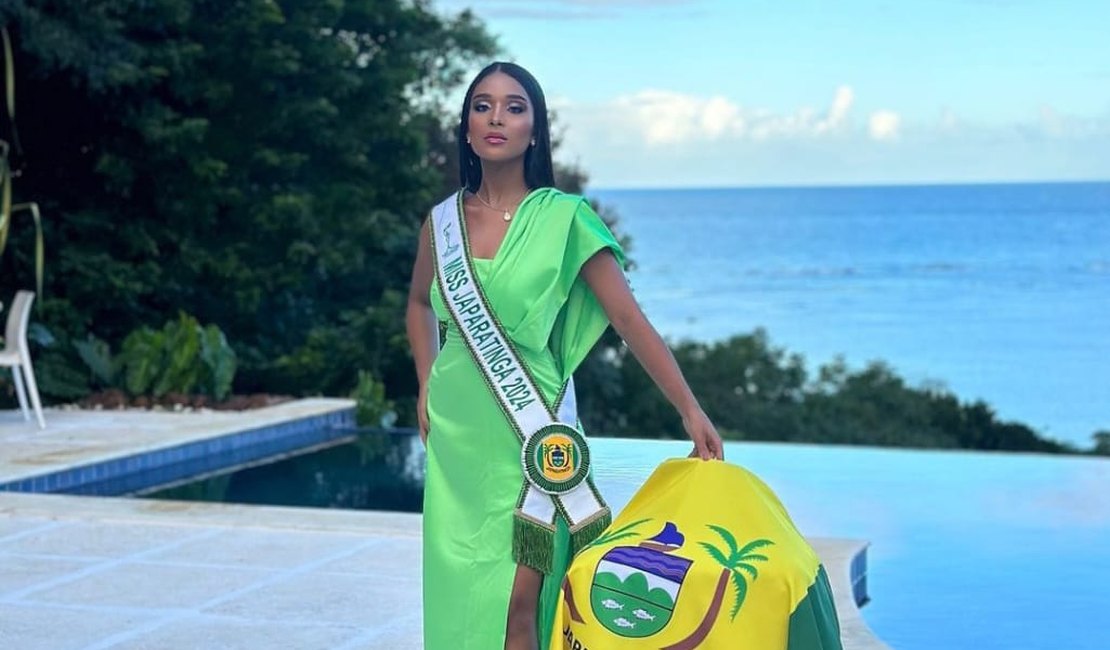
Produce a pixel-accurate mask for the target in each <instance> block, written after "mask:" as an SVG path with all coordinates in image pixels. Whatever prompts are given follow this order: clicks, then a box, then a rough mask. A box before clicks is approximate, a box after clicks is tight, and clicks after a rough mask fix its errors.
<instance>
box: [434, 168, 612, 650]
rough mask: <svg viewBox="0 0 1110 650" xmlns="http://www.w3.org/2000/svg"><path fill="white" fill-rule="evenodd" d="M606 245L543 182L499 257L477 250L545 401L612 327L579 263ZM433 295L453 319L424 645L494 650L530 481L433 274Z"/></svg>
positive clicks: (437, 431) (567, 547) (437, 406)
mask: <svg viewBox="0 0 1110 650" xmlns="http://www.w3.org/2000/svg"><path fill="white" fill-rule="evenodd" d="M464 223H465V220H464ZM603 249H609V250H610V251H612V253H613V254H614V255H615V256H616V258H617V261H618V262H619V263H621V264H622V265H623V262H624V254H623V252H622V250H621V248H620V245H619V244H618V243H617V241H616V239H615V238H614V237H613V235H612V233H611V232H610V231H609V229H608V228H607V227H606V226H605V223H604V222H603V221H602V220H601V219H600V217H598V215H597V214H596V213H595V212H594V211H593V209H592V208H591V207H590V205H589V203H587V202H586V201H585V200H584V199H583V198H582V197H580V196H575V195H571V194H565V193H563V192H560V191H558V190H555V189H552V188H541V189H537V190H534V191H532V192H531V193H530V194H528V196H527V197H526V198H525V199H524V201H523V202H522V203H521V204H520V207H519V208H518V209H517V213H516V215H515V216H514V218H513V220H512V222H511V224H510V225H509V229H508V232H507V233H506V235H505V239H504V241H503V243H502V244H501V247H500V248H499V249H498V251H497V254H496V255H495V256H494V258H493V259H481V258H473V257H471V259H472V260H473V262H474V264H473V267H474V273H475V275H476V276H477V280H478V282H479V283H480V284H481V286H482V288H483V290H484V292H485V294H486V297H487V299H488V301H489V304H490V308H491V310H492V311H493V313H494V315H495V317H496V318H497V319H498V320H499V321H500V323H501V325H502V326H503V327H504V329H505V332H506V334H507V336H508V337H509V338H510V339H511V340H512V342H513V344H514V346H515V348H516V351H517V353H518V355H519V356H520V357H521V359H522V361H523V362H524V364H525V365H527V366H528V368H529V370H530V371H531V373H532V376H533V378H534V379H535V381H536V383H537V384H538V385H539V389H540V391H541V392H542V393H543V394H544V397H545V399H547V400H548V403H549V404H550V403H551V402H552V400H554V399H555V398H556V397H557V396H558V394H559V392H560V390H561V389H562V388H563V386H564V385H565V384H566V382H567V380H568V379H569V378H570V376H571V374H572V373H573V372H574V370H575V368H577V367H578V365H579V364H580V363H581V362H582V360H583V359H584V358H585V357H586V354H587V353H588V352H589V351H590V349H591V348H592V347H593V345H594V343H596V342H597V339H598V338H599V337H600V336H601V334H602V332H603V331H604V330H605V327H606V326H607V325H608V321H607V320H606V317H605V314H604V312H603V311H602V310H601V307H600V305H599V304H598V302H597V299H596V297H595V296H594V295H593V293H592V292H591V291H590V289H589V287H588V286H587V285H586V283H585V281H584V280H582V279H581V278H580V277H579V270H580V269H581V267H582V265H583V264H584V263H585V262H586V261H587V260H588V259H589V258H590V257H592V256H593V255H594V254H595V253H597V252H598V251H600V250H603ZM468 253H469V247H468ZM431 302H432V307H433V309H434V310H435V313H436V316H437V318H438V319H439V320H441V321H446V323H447V336H446V339H445V341H444V343H443V347H442V349H441V350H440V352H439V355H438V356H437V357H436V360H435V363H434V364H433V366H432V370H431V375H430V377H429V379H428V382H429V383H428V420H429V435H428V450H427V452H428V454H427V462H428V464H427V472H426V477H425V485H424V560H423V561H424V647H425V650H495V649H499V648H502V647H504V643H505V624H506V617H507V613H508V607H509V595H510V592H511V591H512V585H513V579H514V577H515V574H516V563H515V562H514V560H513V552H512V544H513V511H514V509H515V507H516V502H517V499H518V497H519V495H520V493H521V487H522V485H523V480H524V479H523V472H522V470H521V465H520V454H521V444H520V442H519V439H518V438H517V437H516V435H515V434H514V433H513V431H512V429H511V427H510V425H509V423H508V421H507V420H506V417H505V415H504V414H503V413H502V411H501V410H500V408H499V407H498V404H497V402H496V400H495V398H494V396H493V394H492V393H491V392H490V390H489V389H488V388H487V387H486V384H485V382H484V381H483V378H482V375H481V370H479V368H478V367H477V366H476V365H475V362H474V360H473V358H472V357H471V355H470V352H469V351H468V349H467V347H466V345H465V344H464V342H463V338H462V335H461V334H460V332H459V331H458V330H457V328H456V326H455V324H454V323H453V322H452V321H451V318H450V315H449V312H448V311H447V309H446V307H445V305H444V304H443V299H442V296H441V295H440V292H439V290H438V288H437V286H436V282H434V281H433V282H432V290H431ZM552 544H553V548H552V557H553V558H554V559H553V561H552V566H551V572H550V573H549V574H547V575H545V579H544V587H543V592H542V594H541V602H540V604H539V610H538V611H539V614H538V616H537V618H538V619H539V620H538V621H537V626H538V632H539V634H540V639H541V645H540V647H541V648H546V647H547V644H548V637H549V634H550V629H551V627H550V626H551V622H552V620H553V616H554V613H555V609H556V605H557V604H558V597H559V594H560V591H559V587H560V585H561V582H562V578H563V574H564V573H565V572H566V567H567V565H568V564H569V561H570V559H571V554H572V549H571V544H570V540H569V534H568V531H567V528H566V526H565V524H563V525H560V526H559V527H558V530H557V532H556V535H555V536H554V540H553V542H552Z"/></svg>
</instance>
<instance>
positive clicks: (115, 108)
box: [0, 0, 495, 394]
mask: <svg viewBox="0 0 1110 650" xmlns="http://www.w3.org/2000/svg"><path fill="white" fill-rule="evenodd" d="M0 23H2V24H4V25H6V26H7V27H8V29H9V30H10V31H11V33H12V35H13V44H14V47H15V50H16V61H17V62H18V68H17V77H18V79H19V85H20V89H21V94H20V102H21V104H22V106H24V107H25V108H26V110H23V111H22V112H21V124H20V128H21V132H20V134H21V136H22V138H23V144H24V148H25V154H24V156H23V158H22V159H21V160H20V161H19V162H18V165H19V167H18V168H19V170H20V172H21V179H20V183H19V185H18V187H17V190H18V191H19V192H20V193H21V194H26V195H27V196H32V197H35V198H36V199H37V200H39V201H40V203H42V205H43V213H44V214H46V215H49V216H50V219H49V221H48V223H47V224H45V227H46V238H47V241H48V242H49V243H50V246H49V247H48V254H49V256H50V259H48V261H47V268H48V269H49V270H50V273H49V275H48V278H47V285H48V287H47V289H46V294H47V296H48V297H47V300H46V301H45V302H44V305H43V312H42V313H43V316H42V318H43V321H44V322H45V323H46V324H47V325H48V327H49V328H50V329H51V330H52V331H53V332H54V334H55V335H56V337H57V338H58V339H59V340H61V341H62V342H63V343H64V342H65V341H67V340H69V339H77V338H82V339H83V338H84V333H85V332H86V331H87V330H93V331H94V332H95V333H96V334H97V335H98V336H100V337H101V338H103V339H105V340H107V341H108V342H109V343H112V344H118V343H119V341H120V340H122V338H123V337H124V336H126V335H127V333H128V332H130V331H132V330H134V329H136V328H137V327H139V326H142V325H144V324H151V323H159V322H162V321H164V320H165V319H166V318H167V317H169V316H171V315H172V314H175V313H176V312H177V310H178V309H186V310H187V311H189V312H190V313H192V314H195V315H196V316H197V317H198V318H199V319H200V320H202V321H204V322H214V323H217V324H218V325H219V326H220V327H221V328H222V329H223V330H224V331H225V332H226V333H227V335H228V338H229V340H230V341H231V343H232V345H233V346H234V347H235V349H236V350H237V352H238V353H239V356H240V360H241V364H242V365H241V369H240V374H239V378H238V387H239V389H240V390H256V389H268V390H288V391H292V392H298V393H304V392H318V391H323V392H329V393H333V394H335V393H345V392H346V391H348V390H349V389H350V388H351V386H353V385H354V384H355V379H356V372H357V370H358V369H360V368H362V369H365V370H367V371H370V372H372V373H374V374H375V375H376V376H379V377H382V378H383V379H384V380H385V382H386V384H387V385H389V386H390V387H391V389H394V390H397V391H400V392H405V391H409V392H415V391H414V388H413V387H412V386H411V383H412V379H411V370H410V369H408V368H407V365H408V363H409V361H408V359H407V356H406V351H405V349H404V346H403V345H401V343H402V342H403V337H401V338H399V337H398V332H399V331H400V330H401V328H402V327H403V325H402V323H403V318H402V317H401V314H402V313H403V312H402V310H403V304H402V301H399V300H398V299H397V294H398V293H399V292H403V291H404V289H405V287H406V285H407V281H408V274H409V268H410V265H411V259H412V250H413V246H412V243H413V241H414V238H415V233H416V229H417V227H418V225H419V222H420V220H421V218H422V214H423V212H424V210H426V208H427V206H429V205H430V204H431V203H432V202H433V200H434V198H435V197H436V193H437V191H438V188H439V186H440V183H441V182H442V181H441V176H440V174H441V170H440V168H439V167H437V164H436V160H435V159H434V156H433V155H432V153H433V152H434V150H435V147H434V146H433V143H430V142H429V140H428V136H427V134H428V133H429V131H430V130H431V127H430V126H429V125H431V124H439V123H440V122H441V121H442V117H441V116H440V115H439V114H437V113H436V111H437V110H438V108H437V107H438V104H437V98H439V97H442V96H445V95H446V94H447V93H448V92H450V91H451V89H453V88H455V87H457V86H458V85H459V84H460V83H461V82H463V81H464V80H465V75H466V74H468V72H469V70H470V69H472V68H473V67H475V66H476V65H477V63H478V62H479V61H481V60H484V59H486V58H487V57H489V56H490V55H491V54H492V53H493V52H494V51H495V44H494V42H493V40H492V38H491V37H490V36H489V35H488V34H487V33H486V32H485V30H484V28H483V27H482V25H481V24H480V23H479V21H478V20H477V19H476V18H475V17H474V16H473V15H471V14H470V13H466V12H464V13H462V14H459V15H458V16H454V17H442V16H440V15H439V14H437V13H435V12H434V11H433V10H432V9H431V6H430V3H428V2H425V1H419V0H418V1H416V2H406V1H402V0H347V1H346V2H324V1H319V2H315V1H314V2H292V1H284V2H274V1H272V0H239V1H237V2H224V1H222V0H200V1H196V2H194V1H191V0H152V1H150V2H144V3H138V4H136V3H128V2H99V3H87V2H83V1H80V0H55V1H53V2H49V3H40V2H25V1H20V0H13V1H9V2H5V3H3V4H0ZM32 107H33V108H32ZM20 236H21V235H20V233H15V234H14V235H13V237H14V238H19V237H20ZM16 243H17V245H16V246H15V247H14V250H15V251H22V250H31V247H29V246H26V245H23V244H24V243H21V242H16ZM18 258H19V255H18V254H17V255H12V256H9V257H8V258H5V260H4V265H5V266H4V269H3V271H4V276H3V277H4V278H5V279H4V285H5V286H8V285H9V281H10V282H12V283H15V282H24V276H25V274H26V273H27V272H28V271H27V269H29V268H32V265H29V264H26V263H24V262H26V260H20V259H18ZM9 278H10V280H9ZM62 347H64V346H62ZM319 357H324V358H328V359H330V363H329V364H325V365H327V367H326V368H318V367H317V366H312V365H311V363H309V367H308V368H307V369H306V368H304V367H301V366H300V365H299V364H300V363H301V362H302V361H307V362H312V361H313V360H314V359H317V358H319ZM340 366H341V367H340ZM314 368H315V369H319V372H313V369H314ZM405 378H407V382H406V379H405ZM44 383H47V382H44Z"/></svg>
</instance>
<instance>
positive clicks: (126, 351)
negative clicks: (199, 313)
mask: <svg viewBox="0 0 1110 650" xmlns="http://www.w3.org/2000/svg"><path fill="white" fill-rule="evenodd" d="M74 347H76V348H77V353H78V355H79V356H80V357H81V359H82V360H83V361H84V362H85V364H86V365H87V366H88V369H89V372H90V373H91V374H92V376H93V378H94V381H95V382H96V383H98V384H99V385H101V386H103V387H105V388H123V389H125V390H126V391H127V392H128V393H130V394H131V395H152V396H154V397H161V396H163V395H165V394H167V393H178V394H185V395H188V394H192V393H200V394H204V395H210V396H212V397H214V398H215V399H217V400H222V399H225V398H226V397H227V396H228V394H229V393H230V392H231V384H232V381H233V380H234V379H235V370H236V365H237V362H236V357H235V352H234V351H233V350H232V349H231V346H230V345H229V344H228V342H227V338H226V337H225V336H224V333H223V332H222V331H220V328H219V327H216V326H215V325H208V326H207V327H204V326H201V324H200V323H199V322H197V319H196V318H194V317H192V316H189V315H188V314H185V313H181V314H180V315H179V316H178V318H177V320H174V321H169V322H167V323H166V324H165V325H164V326H163V327H162V329H160V330H154V329H151V328H149V327H145V326H144V327H140V328H138V329H136V330H135V331H133V332H131V333H130V334H128V335H127V337H126V338H125V339H124V340H123V345H122V350H121V351H120V353H119V354H118V355H116V356H115V357H113V356H112V353H111V347H110V346H109V344H108V343H106V342H104V341H102V340H100V339H97V338H96V337H94V336H92V335H90V336H89V337H88V339H86V340H84V341H78V342H76V343H74Z"/></svg>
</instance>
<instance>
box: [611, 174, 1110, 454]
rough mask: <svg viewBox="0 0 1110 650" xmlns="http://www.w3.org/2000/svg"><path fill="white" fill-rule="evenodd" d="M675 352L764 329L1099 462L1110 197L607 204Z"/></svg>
mask: <svg viewBox="0 0 1110 650" xmlns="http://www.w3.org/2000/svg"><path fill="white" fill-rule="evenodd" d="M590 195H591V196H595V197H597V198H598V199H600V200H601V202H602V204H603V205H606V206H610V207H612V208H615V210H616V212H617V214H618V215H619V217H620V222H619V229H620V231H621V232H623V233H625V234H628V235H630V236H631V238H632V242H633V247H632V250H631V255H632V257H633V259H634V260H635V262H636V265H637V266H636V269H635V270H634V271H632V272H631V274H630V279H631V282H632V285H633V288H634V290H635V291H636V295H637V297H638V298H639V300H640V302H641V304H642V305H643V306H644V309H645V312H646V313H647V314H648V316H649V317H650V318H651V320H652V322H653V323H654V324H655V325H656V326H657V327H658V329H659V330H660V331H661V332H662V333H663V334H664V335H665V336H668V337H670V338H673V339H678V338H693V339H700V340H715V339H721V338H725V337H727V336H729V335H732V334H738V333H747V332H750V331H751V330H753V329H754V328H756V327H764V328H766V329H767V331H768V332H769V334H770V336H771V340H772V342H773V343H774V344H776V345H778V346H782V347H785V348H786V349H788V350H790V351H793V352H800V353H802V354H804V355H805V357H806V359H807V362H808V366H809V368H810V369H811V371H813V370H816V367H817V365H818V364H822V363H826V362H828V361H830V360H832V359H833V357H834V356H835V355H838V354H843V355H844V356H845V358H846V359H847V361H848V362H849V364H850V365H852V366H853V367H856V368H859V367H862V366H863V364H865V363H866V362H868V361H869V360H872V359H882V360H885V361H887V362H888V363H890V364H891V365H892V366H893V367H894V368H895V370H896V371H898V372H899V374H901V375H902V376H904V377H906V378H907V379H908V380H910V382H911V384H914V385H917V384H919V383H920V382H923V381H926V380H931V381H939V382H942V383H943V384H945V385H946V386H948V387H949V388H950V389H951V390H952V391H953V392H954V393H956V394H957V395H958V396H959V397H960V398H961V399H965V400H972V399H980V398H981V399H983V400H985V401H986V402H987V403H989V404H991V405H992V406H993V407H994V408H995V409H996V410H997V412H998V415H999V416H1000V417H1001V418H1003V419H1014V420H1018V421H1021V422H1023V423H1025V424H1028V425H1030V426H1032V427H1034V428H1036V429H1037V430H1038V431H1040V432H1041V433H1042V434H1045V435H1048V436H1049V437H1053V438H1057V439H1061V440H1066V441H1070V442H1073V443H1075V444H1077V445H1079V446H1080V447H1084V448H1086V447H1089V446H1090V444H1091V434H1092V433H1094V432H1095V431H1096V430H1099V429H1106V430H1110V363H1107V360H1110V183H1075V184H1025V185H965V186H927V187H858V188H776V189H721V190H597V191H591V192H590Z"/></svg>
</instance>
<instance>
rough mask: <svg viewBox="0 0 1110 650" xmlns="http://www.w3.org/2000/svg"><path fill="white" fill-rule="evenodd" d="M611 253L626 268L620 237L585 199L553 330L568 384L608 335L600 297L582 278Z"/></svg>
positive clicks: (573, 227) (569, 244) (552, 342)
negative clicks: (602, 254)
mask: <svg viewBox="0 0 1110 650" xmlns="http://www.w3.org/2000/svg"><path fill="white" fill-rule="evenodd" d="M604 250H608V251H609V252H611V253H612V255H613V256H614V257H615V258H616V260H617V264H618V265H620V266H621V268H624V262H625V258H624V251H623V250H622V249H621V245H620V243H618V242H617V239H616V237H614V236H613V233H612V232H611V231H610V230H609V227H608V226H606V225H605V222H604V221H602V220H601V217H600V216H598V214H597V212H595V211H594V209H593V208H592V207H590V204H589V202H588V201H586V200H585V199H582V200H581V201H580V202H579V203H578V206H577V209H576V210H575V211H574V215H573V218H572V220H571V224H570V227H569V229H568V233H567V240H566V251H565V253H564V257H563V265H562V267H561V268H560V273H559V278H558V290H559V296H560V297H563V301H562V305H561V308H560V309H559V311H558V313H557V315H556V317H555V322H554V323H553V326H552V329H551V336H550V338H549V340H548V346H549V347H550V349H551V352H552V354H554V355H555V358H556V360H557V361H558V362H559V366H560V369H561V370H562V375H563V376H562V379H563V381H566V380H567V379H569V378H570V376H571V375H572V374H573V373H574V371H575V369H576V368H578V366H579V365H580V364H581V363H582V361H583V360H584V359H585V358H586V355H587V354H589V352H590V350H591V349H592V348H593V346H594V344H595V343H597V340H598V339H599V338H600V337H601V335H602V333H604V332H605V328H606V327H607V326H608V325H609V320H608V318H607V317H606V315H605V312H604V310H603V309H602V308H601V304H600V303H598V301H597V297H596V296H595V295H594V292H593V291H592V290H591V289H590V287H589V285H588V284H587V283H586V281H585V279H584V278H582V276H581V273H580V272H581V269H582V266H583V265H584V264H585V263H586V261H587V260H589V259H590V258H591V257H593V256H594V255H595V254H597V253H598V252H599V251H604Z"/></svg>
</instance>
